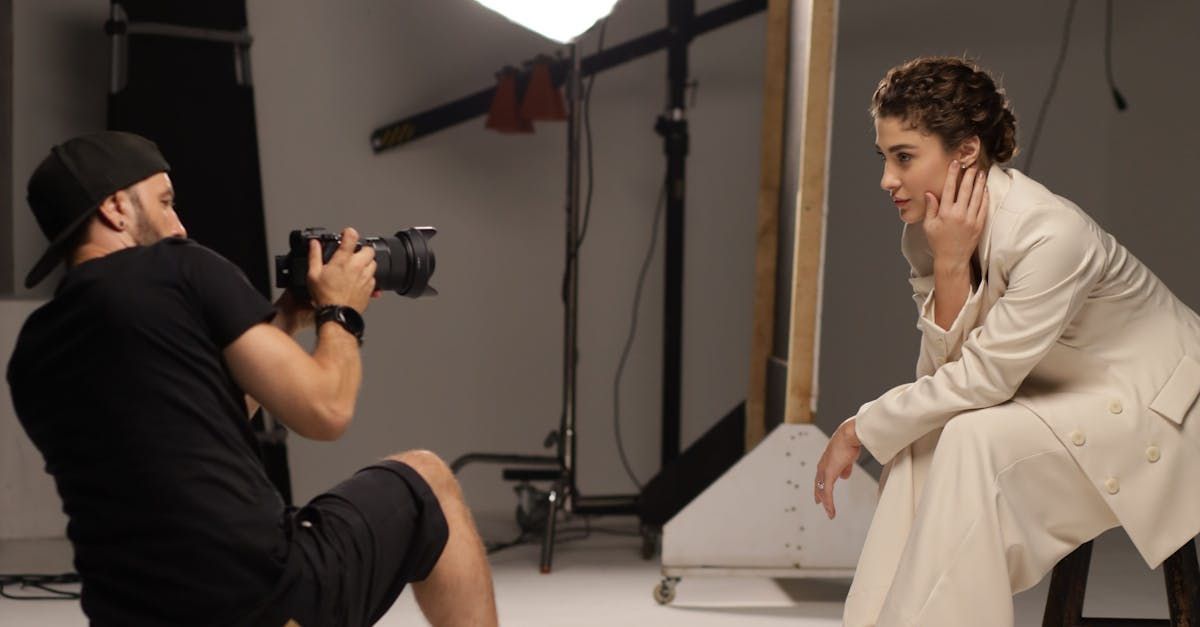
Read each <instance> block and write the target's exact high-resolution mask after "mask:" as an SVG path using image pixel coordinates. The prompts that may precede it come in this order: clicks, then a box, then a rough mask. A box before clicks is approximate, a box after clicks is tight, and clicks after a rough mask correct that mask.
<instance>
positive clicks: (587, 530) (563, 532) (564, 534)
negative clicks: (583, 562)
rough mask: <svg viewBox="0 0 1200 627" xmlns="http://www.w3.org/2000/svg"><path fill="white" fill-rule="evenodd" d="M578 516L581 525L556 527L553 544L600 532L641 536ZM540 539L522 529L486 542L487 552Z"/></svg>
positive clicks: (638, 533) (495, 551) (583, 537)
mask: <svg viewBox="0 0 1200 627" xmlns="http://www.w3.org/2000/svg"><path fill="white" fill-rule="evenodd" d="M580 518H582V519H583V527H558V528H557V529H558V532H557V533H556V534H555V538H554V544H555V546H557V545H559V544H562V543H567V542H578V541H580V540H586V539H588V538H590V537H591V535H592V534H593V533H602V534H606V535H613V536H621V537H628V538H640V537H642V534H641V533H640V532H638V531H634V530H632V529H613V528H611V527H593V526H592V517H591V516H580ZM568 520H569V518H568ZM571 534H574V535H571ZM541 541H542V537H541V536H540V535H539V534H537V533H534V532H532V531H523V532H521V534H520V535H518V536H517V537H516V538H514V539H513V540H510V541H508V542H497V543H491V544H488V545H487V554H488V555H492V554H494V553H498V552H500V551H504V550H507V549H511V548H513V547H517V546H522V545H526V544H533V543H534V542H538V543H540V542H541Z"/></svg>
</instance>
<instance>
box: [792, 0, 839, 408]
mask: <svg viewBox="0 0 1200 627" xmlns="http://www.w3.org/2000/svg"><path fill="white" fill-rule="evenodd" d="M801 6H803V7H804V8H803V9H802V10H807V11H808V12H809V13H808V15H807V16H804V17H807V19H806V20H805V22H806V24H807V29H806V32H797V33H796V34H795V35H796V39H797V41H803V42H805V43H804V45H805V51H804V58H805V72H804V82H805V84H804V87H803V92H802V93H803V96H802V97H803V99H804V102H803V108H802V111H803V113H802V114H801V122H800V138H801V142H800V146H801V149H800V150H801V152H800V185H799V190H798V191H797V194H796V199H795V200H796V238H795V243H794V251H795V255H794V262H793V263H794V266H793V272H792V307H791V316H792V317H791V326H790V329H791V337H790V340H789V342H788V370H787V400H786V405H785V407H784V422H787V423H790V424H794V423H811V422H812V421H813V405H815V400H816V399H815V377H814V373H815V372H816V367H817V356H818V347H819V343H818V342H819V338H820V336H819V325H820V318H819V315H818V312H819V311H820V305H821V289H820V287H821V264H822V261H823V259H824V255H823V254H822V246H823V245H824V240H825V208H826V200H827V197H826V192H827V189H828V182H829V127H830V125H831V123H832V117H831V113H832V106H831V105H832V103H833V63H834V51H835V49H836V48H835V46H836V41H837V0H804V2H803V4H802V5H801Z"/></svg>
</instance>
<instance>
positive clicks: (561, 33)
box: [476, 0, 617, 44]
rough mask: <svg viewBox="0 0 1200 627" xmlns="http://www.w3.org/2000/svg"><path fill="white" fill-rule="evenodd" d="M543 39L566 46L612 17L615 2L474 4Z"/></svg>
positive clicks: (489, 0)
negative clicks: (602, 20)
mask: <svg viewBox="0 0 1200 627" xmlns="http://www.w3.org/2000/svg"><path fill="white" fill-rule="evenodd" d="M476 2H478V3H479V4H482V5H483V6H485V7H487V8H489V9H491V10H493V11H495V12H496V13H499V14H500V15H503V16H504V17H506V18H508V19H509V20H511V21H513V22H516V23H517V24H520V25H521V26H524V27H525V28H528V29H529V30H531V31H534V32H535V33H538V34H539V35H542V36H543V37H546V38H549V39H553V40H554V41H557V42H559V43H564V44H565V43H570V42H571V41H572V40H573V39H575V38H576V37H578V36H580V35H582V34H583V33H584V32H585V31H587V29H589V28H591V27H592V25H593V24H595V23H596V22H597V21H599V20H600V18H602V17H604V16H606V15H608V14H609V13H612V10H613V6H614V5H615V4H616V3H617V0H476Z"/></svg>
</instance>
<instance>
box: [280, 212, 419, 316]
mask: <svg viewBox="0 0 1200 627" xmlns="http://www.w3.org/2000/svg"><path fill="white" fill-rule="evenodd" d="M434 235H437V229H435V228H433V227H431V226H418V227H414V228H409V229H405V230H403V231H397V232H396V235H395V236H393V237H362V238H359V240H358V245H357V246H355V248H354V250H355V252H357V251H359V250H360V249H362V247H363V246H370V247H371V248H374V249H375V264H376V266H377V267H376V269H375V289H377V290H390V291H395V292H396V293H397V294H399V295H401V296H408V297H409V298H420V297H422V296H436V295H437V290H435V289H434V288H433V287H431V286H430V285H429V278H430V277H431V276H433V269H434V265H435V259H434V256H433V248H432V247H431V246H430V245H429V240H430V239H433V236H434ZM311 240H316V241H318V242H320V244H321V263H329V259H330V258H331V257H333V253H334V252H336V251H337V249H338V246H340V245H341V243H342V235H341V233H334V232H332V231H330V230H328V229H323V228H320V227H310V228H307V229H299V230H296V231H292V232H291V235H289V236H288V243H289V245H290V248H291V249H290V250H289V251H288V254H286V255H276V256H275V287H282V288H287V289H290V290H293V291H294V292H295V293H296V294H297V295H299V296H301V297H303V298H305V299H308V298H310V296H309V292H308V242H309V241H311Z"/></svg>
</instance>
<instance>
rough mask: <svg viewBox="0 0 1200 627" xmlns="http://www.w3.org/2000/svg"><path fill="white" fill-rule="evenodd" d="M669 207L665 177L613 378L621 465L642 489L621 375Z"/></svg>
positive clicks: (615, 433) (614, 412)
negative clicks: (625, 421) (625, 419)
mask: <svg viewBox="0 0 1200 627" xmlns="http://www.w3.org/2000/svg"><path fill="white" fill-rule="evenodd" d="M666 205H667V180H666V178H665V177H664V178H663V183H662V187H661V188H659V192H658V205H657V206H656V207H655V209H654V222H653V224H652V226H651V228H650V247H649V249H647V250H646V258H645V259H643V260H642V269H641V272H639V273H638V280H637V288H636V289H635V290H634V292H633V314H632V316H631V319H630V321H629V335H628V336H627V337H626V338H625V346H624V348H622V349H621V358H620V360H618V361H617V373H616V375H615V376H613V433H614V435H615V436H616V438H617V453H619V454H620V455H621V465H622V466H624V467H625V474H627V475H629V480H630V481H632V482H633V485H635V486H637V489H638V490H639V491H640V490H641V489H642V483H641V481H638V478H637V475H636V474H634V472H633V467H632V466H631V465H630V464H629V458H628V457H627V456H626V455H625V442H624V440H623V439H622V438H621V374H622V373H623V372H624V371H625V362H626V360H627V359H629V350H630V349H631V348H632V347H633V338H634V336H636V335H637V322H638V309H639V307H640V305H641V303H642V288H643V287H644V286H645V284H646V273H647V272H648V271H649V270H650V262H651V261H653V260H654V248H655V246H657V244H658V223H659V222H660V221H661V220H660V219H661V218H662V212H663V207H665V206H666Z"/></svg>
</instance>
